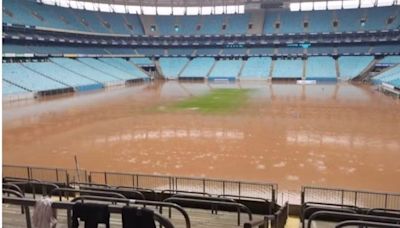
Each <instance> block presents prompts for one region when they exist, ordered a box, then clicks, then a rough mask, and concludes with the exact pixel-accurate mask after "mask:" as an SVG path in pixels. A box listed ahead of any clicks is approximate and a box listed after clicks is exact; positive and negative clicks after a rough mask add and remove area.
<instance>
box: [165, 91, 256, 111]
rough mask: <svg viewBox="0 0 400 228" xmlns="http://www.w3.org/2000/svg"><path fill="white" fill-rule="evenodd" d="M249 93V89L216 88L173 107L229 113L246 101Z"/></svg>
mask: <svg viewBox="0 0 400 228" xmlns="http://www.w3.org/2000/svg"><path fill="white" fill-rule="evenodd" d="M248 93H249V90H248V89H214V90H212V91H211V92H210V93H207V94H205V95H203V96H198V97H192V98H189V99H188V100H184V101H181V102H178V103H176V104H174V105H173V106H172V108H173V109H178V110H195V111H199V112H202V113H229V112H232V111H235V110H237V109H238V108H240V107H242V106H243V105H244V104H245V103H246V100H247V98H248Z"/></svg>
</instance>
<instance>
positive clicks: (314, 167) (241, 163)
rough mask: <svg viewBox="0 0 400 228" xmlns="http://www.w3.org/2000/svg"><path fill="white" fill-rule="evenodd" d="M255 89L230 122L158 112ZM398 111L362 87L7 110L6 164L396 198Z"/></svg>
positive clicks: (206, 87)
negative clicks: (320, 188) (173, 105)
mask: <svg viewBox="0 0 400 228" xmlns="http://www.w3.org/2000/svg"><path fill="white" fill-rule="evenodd" d="M213 88H251V89H252V90H251V92H250V98H249V100H248V102H247V104H246V105H245V106H243V107H242V108H240V109H239V110H237V111H235V112H234V113H230V114H224V115H222V114H200V113H197V112H196V111H195V110H187V111H180V112H167V111H164V109H165V106H166V105H168V104H170V103H173V102H176V101H179V100H183V99H187V98H189V97H192V96H197V95H201V94H205V93H207V92H208V91H210V90H211V89H213ZM399 129H400V102H399V101H398V100H395V99H392V98H390V97H387V96H385V95H382V94H380V93H378V92H375V91H374V90H373V89H371V88H370V87H367V86H358V85H351V84H347V83H343V84H342V83H339V84H324V85H295V84H275V83H273V84H271V83H268V82H247V83H244V82H242V83H235V84H208V83H179V82H176V81H170V82H165V83H153V84H141V85H136V86H133V87H127V88H119V89H112V90H109V91H100V92H94V93H89V94H78V95H72V96H67V97H62V98H51V99H46V100H40V101H30V102H14V103H4V104H3V163H4V164H15V165H31V166H43V167H55V168H56V167H62V168H74V155H77V157H78V160H79V165H80V168H82V169H87V170H91V171H116V172H129V173H148V174H167V175H178V176H194V177H212V178H224V179H235V180H246V181H262V182H275V183H278V185H279V189H285V190H299V188H300V186H302V185H318V186H329V187H341V188H354V189H366V190H374V191H389V192H400V183H399V180H400V130H399Z"/></svg>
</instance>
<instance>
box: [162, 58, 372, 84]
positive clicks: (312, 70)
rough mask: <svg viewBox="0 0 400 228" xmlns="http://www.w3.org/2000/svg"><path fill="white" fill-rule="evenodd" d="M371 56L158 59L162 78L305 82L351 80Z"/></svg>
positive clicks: (366, 64)
mask: <svg viewBox="0 0 400 228" xmlns="http://www.w3.org/2000/svg"><path fill="white" fill-rule="evenodd" d="M373 60H374V57H372V56H343V57H340V58H339V59H338V60H337V61H336V60H335V59H333V58H332V57H327V56H326V57H309V58H308V59H306V60H302V59H276V60H272V58H270V57H250V58H248V59H247V60H241V59H237V60H230V59H220V60H215V59H214V58H212V57H197V58H193V59H192V60H190V61H189V59H188V58H183V57H176V58H174V57H170V58H166V57H162V58H160V60H159V63H160V67H161V71H162V73H163V75H164V76H165V77H166V78H169V79H172V78H178V77H181V78H197V77H200V78H241V79H246V78H247V79H257V78H259V79H267V78H268V77H269V76H270V75H271V77H272V78H296V79H300V78H305V79H309V80H336V79H337V78H338V77H339V78H340V79H343V80H349V79H353V78H355V77H356V76H358V75H360V74H361V73H362V72H363V71H365V70H366V69H367V67H368V66H369V65H370V64H371V63H373Z"/></svg>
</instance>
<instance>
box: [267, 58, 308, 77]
mask: <svg viewBox="0 0 400 228" xmlns="http://www.w3.org/2000/svg"><path fill="white" fill-rule="evenodd" d="M303 65H304V64H303V60H301V59H293V60H289V59H287V60H284V59H277V60H275V63H274V67H273V72H272V78H273V79H274V78H296V79H300V78H302V77H303Z"/></svg>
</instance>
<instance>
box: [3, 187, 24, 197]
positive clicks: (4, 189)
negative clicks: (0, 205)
mask: <svg viewBox="0 0 400 228" xmlns="http://www.w3.org/2000/svg"><path fill="white" fill-rule="evenodd" d="M3 193H7V194H13V195H15V196H17V197H19V198H24V195H22V193H21V192H18V191H15V190H12V189H6V188H3Z"/></svg>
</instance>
